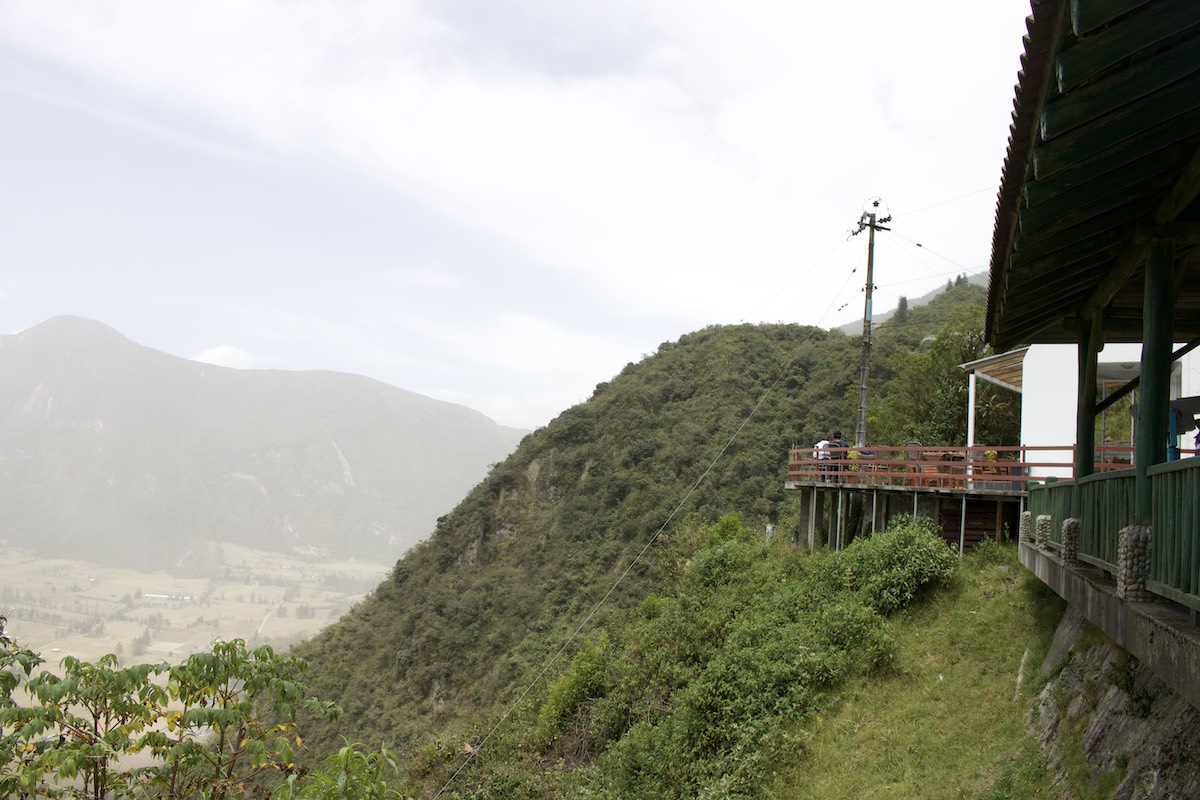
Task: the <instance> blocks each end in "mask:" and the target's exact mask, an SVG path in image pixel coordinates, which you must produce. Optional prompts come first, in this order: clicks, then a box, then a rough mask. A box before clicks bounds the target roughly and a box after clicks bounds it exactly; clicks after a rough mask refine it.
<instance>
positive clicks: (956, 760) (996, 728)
mask: <svg viewBox="0 0 1200 800" xmlns="http://www.w3.org/2000/svg"><path fill="white" fill-rule="evenodd" d="M1061 614H1062V603H1061V601H1060V600H1059V599H1058V598H1057V597H1056V596H1054V595H1053V594H1051V593H1049V591H1048V590H1047V589H1045V587H1044V586H1043V585H1042V584H1041V583H1039V582H1038V581H1037V580H1036V579H1035V578H1034V577H1033V576H1032V575H1030V574H1029V573H1028V572H1026V571H1025V570H1024V569H1023V568H1022V567H1021V566H1020V564H1019V563H1018V562H1017V560H1016V557H1015V550H1014V549H1013V548H1012V547H1007V548H1003V549H1000V548H996V549H993V550H992V551H991V552H990V553H987V554H985V555H976V556H970V557H968V558H967V559H965V560H964V562H963V571H962V574H961V576H960V578H959V580H958V582H957V584H956V586H955V587H954V588H953V589H951V590H946V591H943V592H940V593H939V594H938V595H936V596H934V597H933V598H932V599H930V600H929V601H928V602H927V603H925V604H922V605H921V606H918V607H916V608H913V609H909V610H906V611H903V612H901V613H899V614H898V615H896V616H894V617H893V618H892V619H891V620H890V625H891V626H892V630H893V633H894V635H895V637H896V640H897V643H898V654H897V660H896V666H895V668H894V670H893V671H892V672H891V673H890V674H887V675H884V676H875V677H871V678H862V679H858V680H856V681H855V682H853V683H851V684H850V685H849V686H847V687H846V689H845V691H844V693H843V703H842V704H841V705H840V707H839V708H838V710H837V711H836V712H835V713H832V714H830V715H828V716H827V717H825V718H823V719H820V720H819V722H817V724H816V725H815V726H814V728H813V730H811V731H809V734H810V738H809V743H808V747H807V749H806V752H804V753H800V754H793V756H794V757H793V758H792V759H789V763H784V764H780V765H779V766H778V778H777V780H776V782H775V785H774V787H773V790H772V792H771V794H770V795H769V797H771V798H773V800H783V799H784V798H810V797H811V798H840V797H847V798H849V797H855V798H858V797H873V798H910V797H922V798H952V797H953V798H959V797H972V798H974V797H984V798H996V800H999V799H1000V798H1024V797H1032V796H1035V795H1036V796H1043V797H1052V796H1056V795H1055V794H1054V793H1053V791H1052V789H1051V781H1052V776H1051V775H1049V774H1048V773H1047V771H1046V770H1045V769H1044V767H1043V758H1042V755H1041V751H1040V748H1039V747H1038V743H1037V741H1036V740H1035V739H1033V738H1032V737H1031V736H1030V735H1029V734H1028V733H1027V732H1026V727H1025V715H1026V710H1027V708H1028V701H1029V699H1030V698H1031V697H1032V695H1033V694H1034V693H1035V692H1036V691H1037V690H1038V689H1039V688H1040V686H1041V684H1042V678H1041V676H1040V665H1041V662H1042V659H1043V658H1044V657H1045V654H1046V650H1047V648H1048V647H1049V643H1050V639H1051V637H1052V636H1053V633H1054V628H1055V626H1056V625H1057V623H1058V620H1059V618H1060V617H1061ZM1026 653H1028V655H1027V656H1026ZM1023 658H1024V659H1025V662H1026V663H1025V668H1024V684H1023V686H1022V688H1021V690H1020V691H1019V692H1018V691H1017V676H1018V674H1019V672H1020V671H1021V662H1022V659H1023Z"/></svg>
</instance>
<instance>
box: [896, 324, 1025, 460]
mask: <svg viewBox="0 0 1200 800" xmlns="http://www.w3.org/2000/svg"><path fill="white" fill-rule="evenodd" d="M990 353H991V350H990V348H988V347H987V345H986V344H985V342H984V336H983V309H982V308H981V307H979V306H974V305H972V306H964V307H961V308H959V309H957V310H956V311H955V312H954V314H953V316H952V317H951V319H950V321H949V322H948V323H946V325H945V326H943V327H942V329H941V331H939V333H938V334H937V336H936V337H934V339H933V341H932V342H931V343H930V344H929V345H928V346H927V347H924V348H922V349H919V350H916V351H913V352H908V353H903V354H900V355H899V356H898V357H897V359H896V361H895V362H894V364H893V365H892V368H893V370H894V373H895V377H894V379H893V380H892V382H891V383H890V384H889V385H888V387H887V394H886V395H885V396H884V397H883V399H882V400H881V402H880V404H879V406H878V409H879V411H878V412H877V416H876V418H875V419H874V420H872V430H875V431H877V436H878V441H880V442H881V443H885V444H904V443H905V442H908V441H919V442H921V443H923V444H926V445H942V446H961V445H964V444H966V440H967V383H968V378H967V373H966V372H965V371H964V370H963V369H962V367H961V365H962V364H965V363H966V362H968V361H974V360H976V359H979V358H983V357H984V356H986V355H990ZM975 419H976V431H977V432H976V440H977V441H979V442H986V443H988V444H996V445H1003V444H1016V443H1017V440H1018V438H1019V437H1020V430H1021V418H1020V406H1019V397H1018V395H1016V394H1014V393H1012V392H1009V391H1007V390H1005V389H1001V388H1000V387H996V386H992V385H991V384H984V385H981V386H977V392H976V418H975Z"/></svg>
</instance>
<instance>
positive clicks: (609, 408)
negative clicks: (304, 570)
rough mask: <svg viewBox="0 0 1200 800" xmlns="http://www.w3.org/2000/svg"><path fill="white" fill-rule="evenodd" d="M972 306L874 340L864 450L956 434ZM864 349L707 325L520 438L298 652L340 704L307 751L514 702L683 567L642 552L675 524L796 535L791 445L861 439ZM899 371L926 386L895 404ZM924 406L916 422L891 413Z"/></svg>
mask: <svg viewBox="0 0 1200 800" xmlns="http://www.w3.org/2000/svg"><path fill="white" fill-rule="evenodd" d="M982 299H983V298H982V290H981V289H979V287H973V286H969V285H966V284H965V282H962V284H961V285H958V286H954V287H951V289H950V290H949V291H947V292H946V293H945V294H944V295H942V296H941V297H940V298H938V300H937V301H935V302H934V303H932V304H930V305H929V306H927V307H922V308H916V309H909V310H908V311H907V313H906V314H905V315H903V317H901V316H900V315H897V317H896V318H893V321H892V322H891V323H889V325H887V326H884V327H883V328H881V329H880V331H879V332H878V335H877V337H876V353H877V361H876V363H877V364H878V367H877V368H876V369H875V370H874V371H873V374H874V375H875V376H876V380H877V381H878V384H877V387H876V389H875V390H874V391H875V394H874V395H873V397H875V398H877V399H878V403H877V404H876V405H875V406H873V407H878V408H879V409H880V411H879V412H878V413H873V415H872V421H871V428H870V429H872V430H876V429H877V430H879V431H880V435H879V436H874V435H873V436H872V437H871V439H872V441H873V442H877V443H888V442H889V440H892V441H895V440H899V441H903V440H904V439H906V438H907V437H909V436H910V435H911V431H910V430H908V428H906V425H907V424H908V423H907V422H906V421H905V419H917V420H920V421H921V423H922V424H929V425H930V426H931V428H930V430H929V431H928V434H929V437H930V438H929V439H928V441H929V442H930V443H940V442H938V440H937V437H939V436H941V437H945V438H946V439H947V441H945V442H944V443H947V444H949V443H954V442H951V441H949V439H950V438H951V437H953V436H954V435H955V433H954V431H955V430H956V425H957V423H956V422H955V420H964V419H965V390H966V383H965V380H966V379H965V375H964V374H963V372H962V370H960V369H958V366H957V365H958V364H959V363H962V361H966V360H970V359H971V358H975V357H978V356H979V355H981V354H982V352H981V349H982V339H981V337H979V336H977V331H978V327H979V322H980V319H981V314H982V308H981V306H980V303H981V302H982ZM926 337H936V338H934V339H933V340H932V341H930V342H926V343H925V344H924V345H922V344H921V343H922V340H923V339H925V338H926ZM858 348H859V341H858V338H857V337H847V336H846V335H844V334H842V333H840V332H836V331H833V332H830V331H825V330H821V329H818V328H813V327H806V326H797V325H760V326H753V325H739V326H728V327H713V328H708V329H705V330H702V331H698V332H696V333H692V334H688V335H686V336H684V337H682V338H681V339H680V340H679V341H678V342H674V343H667V344H664V345H662V346H661V347H660V348H659V350H658V352H657V353H655V354H654V355H652V356H649V357H647V358H646V359H644V360H643V361H641V362H639V363H637V364H630V365H628V366H627V367H626V368H625V369H624V370H623V371H622V372H621V373H620V374H619V375H617V376H615V377H614V378H613V379H612V380H611V381H610V382H607V383H603V384H600V385H599V386H597V387H596V391H595V393H594V395H593V396H592V398H591V399H590V400H588V401H587V402H586V403H582V404H580V405H578V406H575V407H573V408H570V409H567V410H566V411H564V412H563V413H562V414H561V415H560V416H559V417H558V418H556V419H555V420H554V421H553V422H551V423H550V424H549V425H548V426H546V427H545V428H543V429H541V430H539V431H537V432H535V433H534V434H531V435H530V436H528V437H526V439H525V440H524V441H523V442H522V443H521V445H520V447H519V448H518V449H517V451H516V452H515V453H514V454H513V455H511V456H510V457H509V458H508V459H506V460H505V461H504V462H503V463H501V464H498V465H496V467H495V468H493V470H492V471H491V473H490V474H489V475H488V477H487V478H486V479H485V480H484V481H483V482H482V483H481V484H479V485H478V486H476V487H475V488H474V489H473V490H472V491H471V492H470V493H469V494H468V495H467V497H466V498H465V499H464V500H463V501H462V502H461V503H460V504H459V505H458V506H457V507H456V508H455V509H454V510H453V511H452V512H451V513H450V514H447V515H446V516H444V517H442V518H441V519H440V520H439V521H438V525H437V529H436V531H435V532H434V535H433V536H432V537H431V538H430V539H429V540H428V541H426V542H423V543H422V544H421V545H419V546H418V547H416V548H414V549H413V550H412V551H411V552H410V553H409V554H408V555H406V556H405V558H404V559H402V560H401V561H400V562H398V563H397V565H396V567H395V569H394V570H393V572H392V575H391V576H390V578H389V579H388V580H386V581H384V582H383V583H382V584H381V585H380V586H379V587H378V588H377V589H376V591H375V592H374V593H373V594H372V595H371V596H370V597H369V598H368V599H367V600H366V601H365V602H363V603H362V604H360V605H359V606H358V607H356V608H355V609H354V610H352V611H351V612H350V613H349V614H347V615H346V616H345V617H344V618H343V619H342V620H340V621H339V622H338V623H337V624H335V625H333V626H331V627H330V628H328V629H327V630H325V631H324V632H322V634H321V635H320V636H318V637H316V638H314V639H313V640H311V641H309V642H307V643H304V644H303V645H301V646H299V647H298V649H297V652H298V654H300V655H302V656H303V657H305V658H306V659H308V660H309V661H310V662H311V663H312V665H313V670H312V673H311V683H312V686H313V689H314V691H315V692H316V693H317V695H318V696H320V697H322V698H327V699H330V700H334V701H336V702H338V703H340V704H341V705H342V706H343V707H344V708H345V712H346V713H345V714H344V715H343V717H342V718H341V719H340V720H339V721H338V724H337V726H336V727H335V726H332V725H323V724H321V723H320V722H319V721H317V722H316V723H315V724H314V727H313V731H312V733H313V736H312V738H311V739H310V743H312V744H313V745H314V747H315V748H316V749H317V751H318V752H320V753H326V752H331V751H332V750H333V749H335V748H336V747H337V746H338V744H339V742H340V741H341V739H340V737H346V738H348V739H350V740H351V741H362V742H384V743H386V744H388V745H389V746H405V747H417V746H419V745H420V744H421V743H423V742H426V741H428V740H429V738H430V737H432V736H435V735H437V734H442V733H446V732H450V731H455V730H461V729H462V728H463V726H464V725H465V724H467V723H469V722H470V721H471V720H473V719H476V718H477V717H478V715H479V714H481V713H486V712H488V711H490V710H492V709H494V708H497V707H501V706H502V704H504V703H507V702H510V701H511V700H513V699H514V698H515V697H516V696H517V694H518V692H520V691H521V688H522V687H523V685H524V684H525V682H527V681H528V680H530V678H531V676H534V675H536V674H537V673H538V671H539V670H540V669H541V668H542V666H543V665H544V664H545V663H546V662H547V659H549V658H550V656H551V655H552V654H553V653H554V652H556V651H557V650H558V649H559V648H560V647H561V646H562V644H563V643H564V642H566V641H567V640H568V637H569V635H570V633H571V632H572V631H573V630H574V629H575V628H576V627H577V626H579V625H580V624H581V623H582V622H584V621H585V620H587V621H588V626H589V629H590V630H595V629H599V628H602V627H604V626H606V625H607V624H609V623H610V622H612V621H615V620H618V619H621V618H622V615H623V614H624V613H626V611H627V610H628V609H631V608H633V607H635V606H636V605H637V604H638V603H640V602H641V601H642V600H643V598H645V597H646V596H647V595H649V594H651V593H653V592H655V591H660V590H661V589H662V588H663V587H665V586H667V585H668V583H669V581H670V580H671V578H672V574H673V570H676V571H677V566H678V565H675V564H673V563H672V562H671V561H670V560H669V559H662V558H657V559H656V558H643V559H638V558H637V556H638V554H639V553H640V552H642V551H643V549H645V548H647V546H648V544H651V543H653V542H654V537H655V534H656V532H657V531H659V530H660V529H661V530H665V532H666V534H665V535H666V536H667V537H668V539H669V538H670V537H671V536H675V535H678V534H679V526H680V525H681V523H682V522H683V520H684V519H685V518H686V519H694V520H696V521H697V522H698V523H699V524H709V523H712V522H714V521H715V520H717V519H718V518H720V517H721V516H722V515H723V514H725V513H728V512H736V513H739V514H741V515H742V516H743V518H744V520H745V524H746V525H747V527H749V528H750V529H751V530H755V531H765V530H766V528H767V526H768V524H770V525H773V526H774V527H775V529H776V530H777V531H778V533H779V535H780V536H781V537H784V538H786V537H788V536H790V534H791V532H790V531H789V530H788V527H789V519H790V518H791V516H790V511H789V502H788V500H787V498H786V497H785V492H784V490H783V481H784V469H785V465H786V458H787V450H788V448H789V446H791V445H793V444H796V443H799V444H803V445H809V444H811V443H812V442H814V441H816V440H817V439H819V438H821V437H822V436H824V435H826V434H827V433H829V432H830V431H831V430H832V429H834V428H841V429H843V430H844V431H852V430H853V418H854V408H855V404H856V401H857V378H858V375H857V364H858V352H859V349H858ZM905 376H907V378H908V380H909V381H910V383H912V384H915V383H916V382H917V381H918V380H920V381H923V382H924V384H925V390H924V391H923V392H921V393H920V394H919V395H918V396H912V397H907V398H901V396H900V395H899V394H897V395H894V396H893V395H891V394H889V393H888V391H887V387H888V386H890V385H895V384H896V381H897V380H899V379H900V378H901V377H905ZM947 397H956V398H961V400H962V402H961V403H959V404H958V405H957V406H955V407H952V406H953V404H952V403H951V402H950V401H949V400H947V399H946V398H947ZM893 398H894V399H893ZM922 400H925V401H929V403H930V405H928V406H922V407H920V408H918V409H917V414H918V415H917V416H914V417H906V418H901V417H900V416H898V414H899V413H900V412H892V411H889V410H888V407H889V403H892V404H894V405H895V406H896V407H897V408H899V409H901V410H902V411H903V413H905V414H908V413H910V412H912V409H913V405H914V404H915V403H918V402H921V401H922ZM997 408H1000V409H1001V410H1000V411H998V412H997V414H995V415H993V416H991V417H988V418H986V419H984V420H983V421H982V424H981V431H982V433H981V434H980V439H981V440H982V441H987V440H988V439H987V438H986V437H987V436H988V435H989V433H988V431H989V425H991V426H992V428H991V429H992V430H999V431H1003V429H1004V428H1003V424H1004V423H1005V421H1006V420H1011V419H1012V418H1013V416H1014V415H1015V411H1014V406H1013V404H1012V403H1011V402H1009V403H1008V404H1007V406H1005V405H1004V404H1003V403H998V404H997ZM935 423H936V426H937V427H936V428H934V427H932V426H933V425H934V424H935ZM997 423H999V424H997ZM962 430H963V431H964V432H965V425H964V426H962ZM996 435H997V436H1002V435H1003V433H998V434H996ZM993 441H997V442H998V443H1003V442H1002V441H1001V440H1000V439H993ZM1010 441H1011V440H1010ZM957 443H960V444H961V441H959V442H957ZM691 515H695V516H694V517H692V516H691ZM652 546H653V547H655V548H657V547H658V544H657V543H654V544H653V545H652ZM621 576H624V578H623V580H621V581H620V582H618V581H617V579H618V577H621ZM614 586H615V588H613V587H614ZM609 592H611V593H609ZM601 598H605V602H604V603H603V604H602V605H600V606H599V607H598V610H597V612H596V614H595V616H594V617H593V618H590V619H589V618H588V615H589V613H590V612H591V610H592V609H593V608H596V607H597V604H598V603H599V601H600V600H601Z"/></svg>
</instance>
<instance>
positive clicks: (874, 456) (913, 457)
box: [787, 445, 1131, 493]
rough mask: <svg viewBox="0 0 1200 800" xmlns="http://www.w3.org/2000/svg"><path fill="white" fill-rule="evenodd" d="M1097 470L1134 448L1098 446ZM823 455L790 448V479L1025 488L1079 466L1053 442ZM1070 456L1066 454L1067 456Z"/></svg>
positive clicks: (1068, 448) (1069, 451) (1117, 465)
mask: <svg viewBox="0 0 1200 800" xmlns="http://www.w3.org/2000/svg"><path fill="white" fill-rule="evenodd" d="M1098 451H1099V453H1098V454H1099V455H1100V457H1101V458H1102V459H1104V461H1103V462H1102V463H1098V464H1096V471H1097V472H1103V471H1108V470H1113V469H1123V468H1125V467H1127V466H1128V457H1129V454H1130V453H1131V450H1130V448H1117V447H1106V448H1103V449H1099V448H1098ZM827 452H828V453H829V455H830V457H829V458H827V459H826V458H821V457H820V453H818V451H816V450H815V449H814V448H811V447H808V448H793V449H792V450H790V451H789V454H788V477H787V479H788V482H789V483H800V484H803V483H812V484H815V483H836V484H847V485H870V486H911V487H921V488H935V489H958V490H968V489H969V490H971V491H998V492H1006V493H1012V492H1018V493H1020V492H1024V491H1025V489H1026V487H1027V486H1028V485H1029V484H1030V483H1032V482H1040V481H1044V480H1046V479H1047V475H1048V474H1049V473H1050V472H1052V471H1059V470H1064V469H1065V470H1071V469H1073V467H1074V447H1073V446H1072V445H1062V446H1048V447H994V446H991V445H975V446H974V447H924V446H920V445H910V446H906V447H846V448H830V449H829V451H827ZM1064 458H1065V459H1067V460H1062V459H1064ZM1121 459H1125V461H1124V463H1122V462H1121Z"/></svg>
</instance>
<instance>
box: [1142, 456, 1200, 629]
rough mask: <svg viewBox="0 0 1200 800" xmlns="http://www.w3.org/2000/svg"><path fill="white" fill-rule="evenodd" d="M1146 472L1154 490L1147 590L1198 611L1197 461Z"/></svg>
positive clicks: (1199, 529)
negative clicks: (1152, 529)
mask: <svg viewBox="0 0 1200 800" xmlns="http://www.w3.org/2000/svg"><path fill="white" fill-rule="evenodd" d="M1147 471H1148V472H1149V474H1150V482H1151V484H1152V485H1153V487H1154V489H1153V495H1154V506H1153V509H1154V510H1153V513H1154V520H1153V525H1154V536H1153V539H1152V540H1151V545H1150V573H1149V575H1148V576H1147V581H1146V588H1148V589H1149V590H1150V591H1152V592H1155V593H1156V594H1160V595H1163V596H1164V597H1169V598H1171V599H1172V600H1174V601H1176V602H1178V603H1182V604H1184V605H1186V606H1189V607H1190V608H1192V609H1195V610H1200V458H1187V459H1183V460H1182V461H1171V462H1169V463H1167V464H1159V465H1156V466H1153V467H1150V469H1149V470H1147Z"/></svg>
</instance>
